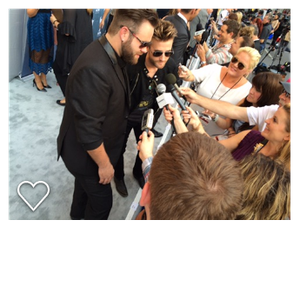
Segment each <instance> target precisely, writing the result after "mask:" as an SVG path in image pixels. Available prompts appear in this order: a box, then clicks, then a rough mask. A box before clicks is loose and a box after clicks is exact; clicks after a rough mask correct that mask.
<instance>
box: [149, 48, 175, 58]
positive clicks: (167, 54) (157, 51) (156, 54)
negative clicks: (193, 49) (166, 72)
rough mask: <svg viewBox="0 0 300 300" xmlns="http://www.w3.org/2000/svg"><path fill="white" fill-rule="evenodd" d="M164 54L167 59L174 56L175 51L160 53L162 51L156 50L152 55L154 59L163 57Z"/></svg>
mask: <svg viewBox="0 0 300 300" xmlns="http://www.w3.org/2000/svg"><path fill="white" fill-rule="evenodd" d="M163 54H165V56H166V57H170V56H171V55H173V54H174V51H173V50H171V51H166V52H163V51H160V50H155V51H154V52H152V55H153V56H154V57H160V56H162V55H163Z"/></svg>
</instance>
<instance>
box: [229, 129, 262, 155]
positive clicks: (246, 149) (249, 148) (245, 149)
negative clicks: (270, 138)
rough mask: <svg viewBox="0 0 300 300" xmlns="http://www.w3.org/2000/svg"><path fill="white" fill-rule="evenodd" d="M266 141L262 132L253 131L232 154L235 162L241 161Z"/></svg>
mask: <svg viewBox="0 0 300 300" xmlns="http://www.w3.org/2000/svg"><path fill="white" fill-rule="evenodd" d="M264 140H265V138H264V137H263V136H262V135H261V133H260V131H256V130H251V131H250V132H249V133H248V134H247V135H246V136H245V137H244V138H243V139H242V141H241V142H240V144H239V145H238V147H237V148H236V149H235V150H234V151H233V152H232V153H231V154H232V156H233V158H234V159H235V160H241V159H243V158H244V157H245V156H247V155H249V154H251V153H252V152H253V150H254V147H255V145H256V144H259V143H262V142H263V141H264Z"/></svg>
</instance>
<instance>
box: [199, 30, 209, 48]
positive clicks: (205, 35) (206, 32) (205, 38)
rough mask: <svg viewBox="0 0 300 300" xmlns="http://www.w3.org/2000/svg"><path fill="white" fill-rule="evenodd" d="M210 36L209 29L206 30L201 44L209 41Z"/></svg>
mask: <svg viewBox="0 0 300 300" xmlns="http://www.w3.org/2000/svg"><path fill="white" fill-rule="evenodd" d="M208 36H209V33H208V31H204V32H203V34H202V38H201V41H200V44H201V45H203V43H204V42H206V41H207V39H208Z"/></svg>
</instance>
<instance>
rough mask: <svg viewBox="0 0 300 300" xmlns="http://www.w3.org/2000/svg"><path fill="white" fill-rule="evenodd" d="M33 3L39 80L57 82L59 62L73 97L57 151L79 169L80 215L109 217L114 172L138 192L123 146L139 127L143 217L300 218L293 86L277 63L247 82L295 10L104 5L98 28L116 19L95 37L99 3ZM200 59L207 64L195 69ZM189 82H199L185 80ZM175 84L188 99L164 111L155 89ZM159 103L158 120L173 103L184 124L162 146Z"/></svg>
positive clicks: (43, 85)
mask: <svg viewBox="0 0 300 300" xmlns="http://www.w3.org/2000/svg"><path fill="white" fill-rule="evenodd" d="M27 12H28V16H29V20H28V34H29V41H30V51H31V52H30V53H31V55H30V63H29V65H30V67H31V69H32V72H33V74H34V76H35V79H34V80H33V84H34V85H35V87H36V89H37V90H38V91H39V92H40V91H43V92H46V91H47V89H48V88H51V87H50V86H49V85H48V84H47V80H46V78H47V77H46V75H47V72H48V71H49V70H50V69H51V67H53V70H54V73H55V76H56V79H57V83H58V85H59V87H60V89H61V91H62V93H63V95H64V99H60V100H57V104H59V105H62V106H65V109H64V115H63V119H62V123H61V126H60V131H59V134H58V139H57V145H58V146H57V148H58V158H59V157H62V159H63V161H64V163H65V166H66V167H67V169H68V170H69V172H70V173H71V174H72V175H73V176H74V178H75V182H74V193H73V201H72V205H71V211H70V217H71V219H73V220H79V219H107V218H108V216H109V213H110V210H111V207H112V205H113V197H112V188H111V181H112V180H114V182H115V186H116V190H117V192H118V193H119V194H120V195H121V196H122V197H127V196H128V191H127V187H126V185H125V181H124V177H125V172H124V155H126V146H127V143H128V137H129V134H130V132H131V130H132V129H133V130H134V134H135V138H136V143H137V155H136V160H135V163H134V166H133V176H134V178H135V179H136V180H137V182H138V184H139V186H140V187H141V188H142V189H143V190H142V196H141V200H140V206H141V207H142V211H141V213H140V214H139V215H138V217H137V219H139V220H147V219H165V220H174V219H180V220H195V219H197V220H198V219H199V220H221V219H222V220H225V219H228V220H258V219H265V220H271V219H281V220H284V219H289V218H290V217H291V212H290V106H291V104H290V94H291V91H290V83H289V82H285V81H284V79H283V77H282V76H281V74H275V73H273V72H269V71H268V72H260V73H257V74H256V75H255V76H254V77H253V79H252V80H251V81H249V79H248V76H249V74H251V73H253V72H254V70H255V68H256V67H257V65H258V63H259V61H260V59H261V55H262V53H263V51H264V49H265V48H266V47H267V44H266V42H267V40H268V39H269V36H270V34H273V35H274V37H273V40H272V43H271V45H270V47H271V48H270V49H271V50H272V47H273V48H274V49H275V48H276V46H277V44H278V38H281V40H283V41H285V43H284V46H285V47H287V46H288V41H289V40H288V41H287V39H290V35H289V30H290V26H289V25H287V24H288V21H287V20H289V17H290V15H289V11H288V10H285V11H283V12H282V15H281V16H280V15H279V12H278V11H266V10H265V11H260V10H248V11H246V10H232V9H174V10H162V9H161V10H160V9H158V10H153V9H114V10H110V9H105V10H104V15H103V18H102V20H101V22H99V28H101V29H103V26H104V24H105V21H107V20H106V19H109V21H108V25H107V27H106V29H105V34H103V35H102V36H101V37H97V38H96V39H95V38H93V24H92V18H93V12H92V10H90V9H63V10H56V11H51V10H38V9H36V10H32V9H28V10H27ZM283 19H284V21H283ZM37 27H39V28H38V30H37ZM200 31H201V33H199V32H200ZM282 32H284V36H283V34H282ZM198 33H199V34H198ZM278 33H280V34H279V35H278ZM274 39H275V40H274ZM41 41H42V42H41ZM54 41H55V42H56V44H57V47H56V54H55V53H53V48H54V47H53V46H54V43H55V42H54ZM41 49H42V50H41ZM191 56H195V57H198V58H199V66H198V67H197V68H196V69H191V70H190V69H188V68H187V67H186V66H185V65H186V64H187V62H188V60H189V59H190V58H191ZM54 57H55V58H54ZM169 74H173V75H174V78H175V79H174V82H173V83H172V84H170V82H169V80H168V78H167V77H168V76H167V75H169ZM183 82H186V83H189V84H190V86H189V87H180V86H181V85H182V83H183ZM174 84H175V86H176V87H177V86H179V89H178V91H177V97H178V98H179V97H181V99H182V100H184V101H185V108H184V109H183V108H182V107H181V106H179V107H178V105H166V106H165V107H164V108H161V107H160V106H159V105H158V103H157V100H156V98H157V97H158V96H159V95H160V94H161V93H168V92H171V91H172V90H173V88H174ZM159 85H163V86H164V87H165V89H164V91H163V92H161V91H159V90H158V86H159ZM173 96H174V95H173ZM175 103H176V102H175ZM148 109H153V111H154V124H153V126H152V127H154V126H155V124H156V123H157V121H158V119H159V117H160V116H161V115H162V112H163V116H164V117H165V118H166V120H167V121H168V122H170V123H171V124H172V126H173V128H174V130H175V132H176V134H174V136H172V137H171V138H170V139H169V140H168V141H167V142H165V144H163V145H162V146H161V147H160V149H159V150H158V151H157V153H156V154H155V155H153V152H154V149H153V148H154V139H155V138H158V137H161V136H162V133H161V132H158V131H157V130H155V129H154V128H152V129H151V130H150V131H147V132H146V131H144V132H143V131H142V129H141V123H142V118H143V115H144V113H145V112H146V111H147V110H148ZM163 116H162V117H163Z"/></svg>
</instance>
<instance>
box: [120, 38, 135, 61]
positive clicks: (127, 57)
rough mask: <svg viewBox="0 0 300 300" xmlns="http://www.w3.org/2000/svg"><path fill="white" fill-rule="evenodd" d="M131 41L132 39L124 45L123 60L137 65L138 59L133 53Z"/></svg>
mask: <svg viewBox="0 0 300 300" xmlns="http://www.w3.org/2000/svg"><path fill="white" fill-rule="evenodd" d="M131 41H132V39H130V40H128V41H126V42H124V44H122V59H123V60H124V61H125V62H126V63H128V64H130V65H135V64H137V62H138V58H137V57H135V54H134V53H133V51H132V48H131Z"/></svg>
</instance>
